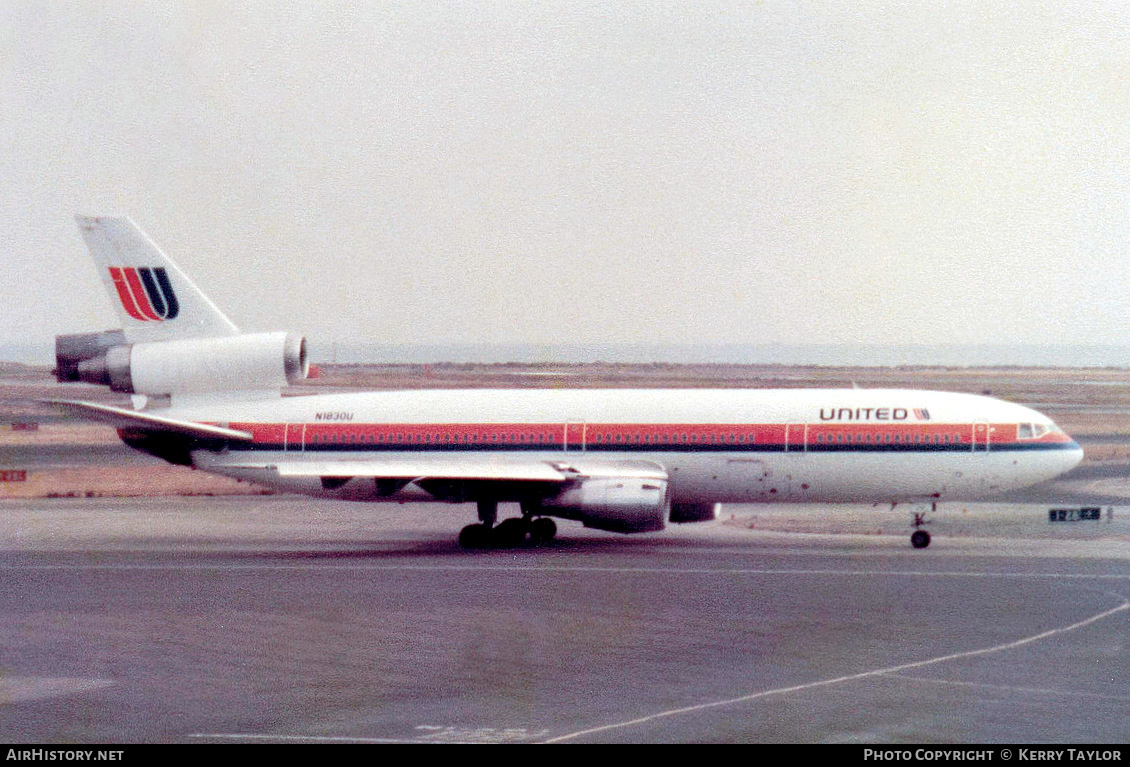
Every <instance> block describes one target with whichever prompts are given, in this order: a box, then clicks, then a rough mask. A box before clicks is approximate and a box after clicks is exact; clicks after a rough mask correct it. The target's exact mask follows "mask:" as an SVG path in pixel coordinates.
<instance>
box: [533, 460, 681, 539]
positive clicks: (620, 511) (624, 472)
mask: <svg viewBox="0 0 1130 767" xmlns="http://www.w3.org/2000/svg"><path fill="white" fill-rule="evenodd" d="M584 475H585V476H583V477H579V478H578V479H576V480H575V481H573V482H572V483H570V484H569V485H567V486H566V487H564V488H562V490H561V492H559V493H557V494H556V495H554V496H552V497H550V498H546V499H544V500H542V501H541V511H542V513H545V514H549V515H550V516H555V517H562V518H564V519H575V520H577V521H579V522H582V523H583V524H584V525H585V527H593V528H596V529H597V530H609V531H612V532H616V533H646V532H650V531H652V530H662V529H663V528H664V527H666V525H667V518H668V515H669V513H670V509H671V500H670V497H669V494H668V491H667V473H666V472H665V471H663V470H662V469H659V468H655V467H651V466H647V465H643V466H635V465H623V466H609V467H602V468H600V469H596V470H592V469H590V470H588V471H585V472H584Z"/></svg>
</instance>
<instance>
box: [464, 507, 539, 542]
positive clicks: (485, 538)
mask: <svg viewBox="0 0 1130 767" xmlns="http://www.w3.org/2000/svg"><path fill="white" fill-rule="evenodd" d="M478 506H479V523H478V524H477V525H467V526H466V527H464V528H463V529H462V530H461V531H460V532H459V545H460V546H462V547H463V548H465V549H489V548H496V549H513V548H516V547H518V546H521V545H522V544H523V543H525V542H526V536H529V538H530V540H531V541H532V542H533V543H548V542H549V541H552V540H553V538H554V536H555V535H557V523H556V522H554V521H553V520H552V519H550V518H549V517H535V516H534V511H535V507H532V506H527V505H526V504H522V516H520V517H511V518H509V519H504V520H502V521H501V522H499V523H498V524H497V525H495V520H496V519H497V518H498V501H479V503H478Z"/></svg>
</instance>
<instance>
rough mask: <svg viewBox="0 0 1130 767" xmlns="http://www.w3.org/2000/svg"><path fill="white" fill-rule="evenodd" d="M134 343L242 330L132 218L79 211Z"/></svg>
mask: <svg viewBox="0 0 1130 767" xmlns="http://www.w3.org/2000/svg"><path fill="white" fill-rule="evenodd" d="M75 220H76V221H77V222H78V226H79V230H80V231H81V232H82V237H83V239H84V240H85V241H86V247H87V248H88V249H89V250H90V255H91V257H93V258H94V262H95V264H96V265H97V267H98V272H99V275H100V276H101V278H102V282H103V284H104V285H105V286H106V291H107V292H108V293H109V294H110V301H111V302H112V303H113V304H114V308H115V309H116V310H117V312H118V316H119V317H121V320H122V329H123V332H124V333H125V337H126V340H127V341H129V342H130V343H134V342H140V341H171V340H175V339H182V338H198V337H215V336H230V335H235V334H237V333H239V329H238V328H237V327H236V326H235V325H234V324H233V323H232V321H231V320H229V319H228V318H227V317H226V316H225V315H224V313H223V312H221V311H220V310H219V308H217V307H216V305H215V304H213V303H212V302H211V301H210V300H209V299H208V297H207V296H205V295H204V294H203V293H202V292H201V291H200V288H198V287H196V285H195V284H194V283H193V282H192V280H190V279H189V278H188V276H187V275H185V273H184V272H182V271H181V270H180V268H179V267H178V266H177V265H176V264H175V263H173V261H172V260H171V259H170V258H169V257H168V256H166V255H165V254H164V253H163V252H162V251H161V249H160V248H158V247H157V246H156V245H155V244H154V243H153V241H152V240H150V239H149V238H148V237H146V236H145V233H144V232H142V231H141V230H140V229H139V228H138V227H137V225H136V224H134V223H133V222H132V221H130V220H129V219H128V218H115V217H108V216H98V217H91V216H76V217H75Z"/></svg>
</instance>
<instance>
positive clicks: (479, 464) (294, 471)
mask: <svg viewBox="0 0 1130 767" xmlns="http://www.w3.org/2000/svg"><path fill="white" fill-rule="evenodd" d="M226 465H228V466H243V467H245V468H272V469H275V470H276V471H277V472H278V473H279V476H281V477H331V478H340V479H347V478H350V477H365V478H375V479H408V480H423V479H430V480H495V481H505V482H554V483H565V482H571V481H574V480H579V479H585V478H588V477H593V476H600V477H616V476H624V477H629V476H630V477H637V478H638V477H641V476H643V477H651V478H654V479H659V480H665V479H667V472H666V471H664V470H663V468H662V467H660V466H657V465H656V464H653V463H644V462H639V461H602V462H596V461H586V462H581V463H574V462H572V461H556V460H548V461H547V460H537V459H529V460H499V459H498V458H495V457H485V458H484V457H473V456H468V455H461V456H459V457H457V458H431V457H420V458H359V459H348V458H343V459H341V460H336V461H319V460H313V461H308V460H294V461H279V462H274V461H272V462H270V463H252V462H248V463H246V464H230V463H229V464H226Z"/></svg>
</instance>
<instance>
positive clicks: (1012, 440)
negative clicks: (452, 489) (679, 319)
mask: <svg viewBox="0 0 1130 767" xmlns="http://www.w3.org/2000/svg"><path fill="white" fill-rule="evenodd" d="M979 427H980V428H987V429H988V444H989V446H990V448H991V447H992V446H993V445H1006V444H1041V443H1043V444H1052V443H1062V444H1067V443H1070V442H1071V438H1070V437H1069V436H1068V435H1066V434H1065V433H1063V432H1050V433H1048V434H1045V435H1043V436H1041V437H1039V438H1036V439H1023V440H1021V439H1018V438H1017V428H1016V424H984V423H976V424H974V423H964V424H961V423H958V424H938V423H934V422H930V423H913V422H904V423H898V424H882V425H872V424H867V425H861V424H827V423H819V424H807V425H806V424H796V423H794V424H593V423H590V424H577V423H570V424H563V423H543V424H525V423H520V424H512V423H479V424H466V423H460V424H450V423H448V424H438V423H433V424H349V423H332V424H327V423H307V424H291V425H290V432H289V435H290V439H291V441H292V442H293V441H295V439H294V438H295V437H296V436H297V435H299V434H304V438H303V439H302V442H303V443H304V444H306V445H324V444H334V443H345V444H374V445H385V446H387V445H397V444H404V445H410V446H411V445H416V446H419V445H422V444H435V445H436V446H437V447H443V446H460V445H462V446H474V445H484V446H492V447H493V446H498V445H513V446H518V447H522V446H525V447H536V446H539V445H542V446H545V447H547V448H551V449H552V448H560V447H561V446H563V445H566V444H567V446H568V447H581V446H584V447H590V448H606V449H607V448H613V449H614V448H616V447H617V446H620V445H623V446H625V447H634V448H637V449H638V448H641V447H646V446H647V445H657V446H671V445H686V446H687V447H688V448H691V449H693V448H694V447H695V446H711V447H725V446H726V445H733V446H735V447H736V448H740V447H742V446H748V445H789V446H790V449H792V448H796V449H803V448H804V447H806V446H807V447H820V446H823V445H835V446H839V445H844V446H847V445H861V446H864V447H866V446H868V445H871V446H875V445H890V446H898V445H925V444H931V445H935V444H936V445H965V446H969V447H972V446H973V445H974V444H976V445H977V446H983V445H985V442H986V437H985V434H984V432H983V431H979V430H978V429H979ZM230 428H233V429H240V430H244V431H249V432H251V433H252V434H253V435H254V440H253V441H254V442H255V443H259V444H283V443H284V442H285V441H286V439H287V425H286V424H263V423H232V424H230ZM567 430H568V434H567V433H566V432H567ZM566 436H568V439H566Z"/></svg>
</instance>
